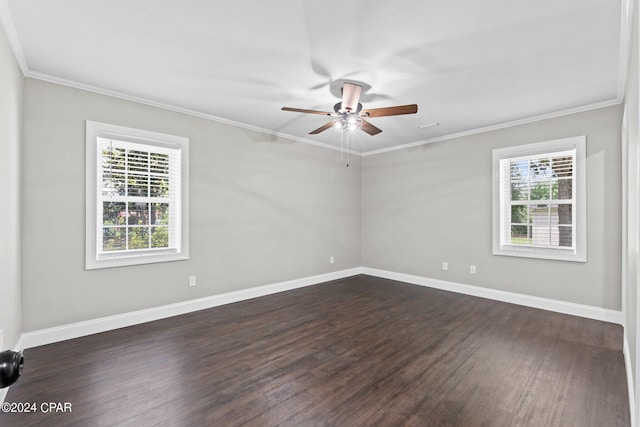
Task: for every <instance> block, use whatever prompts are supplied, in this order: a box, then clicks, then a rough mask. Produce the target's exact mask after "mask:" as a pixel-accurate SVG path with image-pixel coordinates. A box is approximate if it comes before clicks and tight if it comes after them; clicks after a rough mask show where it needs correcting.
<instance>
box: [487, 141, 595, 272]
mask: <svg viewBox="0 0 640 427" xmlns="http://www.w3.org/2000/svg"><path fill="white" fill-rule="evenodd" d="M573 149H575V150H576V158H575V165H574V172H573V176H574V183H575V205H574V206H575V209H574V211H575V222H574V230H575V248H574V249H562V248H544V247H529V246H519V245H511V244H505V243H503V242H502V241H501V231H502V227H501V225H502V224H501V215H502V213H501V201H500V160H501V159H506V158H513V157H519V156H530V155H536V154H544V153H551V152H557V151H563V150H573ZM586 161H587V158H586V137H585V136H584V135H582V136H575V137H571V138H564V139H557V140H553V141H545V142H538V143H534V144H525V145H519V146H515V147H507V148H500V149H496V150H493V254H494V255H504V256H515V257H527V258H542V259H551V260H560V261H574V262H587V202H586V192H587V191H586V189H587V174H586Z"/></svg>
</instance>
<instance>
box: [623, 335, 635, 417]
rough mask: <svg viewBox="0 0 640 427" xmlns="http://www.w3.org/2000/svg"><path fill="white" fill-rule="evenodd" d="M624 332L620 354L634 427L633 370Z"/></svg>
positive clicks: (630, 415)
mask: <svg viewBox="0 0 640 427" xmlns="http://www.w3.org/2000/svg"><path fill="white" fill-rule="evenodd" d="M626 332H627V331H626V330H625V334H624V339H623V344H622V354H624V367H625V371H626V372H627V389H628V390H627V391H628V393H629V417H630V418H629V419H630V421H631V427H635V426H636V425H637V421H636V416H635V415H636V397H635V391H634V390H635V386H634V383H635V381H634V378H633V371H632V370H631V353H630V352H629V341H628V340H627V334H626Z"/></svg>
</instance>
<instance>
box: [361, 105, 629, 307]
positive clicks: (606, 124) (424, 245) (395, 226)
mask: <svg viewBox="0 0 640 427" xmlns="http://www.w3.org/2000/svg"><path fill="white" fill-rule="evenodd" d="M621 119H622V108H621V106H615V107H609V108H604V109H598V110H592V111H588V112H584V113H579V114H572V115H567V116H563V117H557V118H553V119H548V120H542V121H537V122H533V123H528V124H524V125H519V126H514V127H510V128H505V129H500V130H495V131H491V132H485V133H481V134H476V135H472V136H467V137H460V138H456V139H451V140H447V141H442V142H436V143H432V144H428V145H423V146H419V147H414V148H408V149H404V150H399V151H393V152H389V153H383V154H377V155H371V156H367V157H364V158H363V159H362V214H363V215H362V239H363V240H362V264H363V266H365V267H371V268H377V269H383V270H389V271H393V272H400V273H406V274H412V275H417V276H421V277H427V278H434V279H441V280H447V281H452V282H458V283H463V284H469V285H475V286H481V287H486V288H492V289H498V290H504V291H510V292H517V293H520V294H525V295H533V296H539V297H544V298H552V299H556V300H561V301H568V302H573V303H579V304H587V305H590V306H596V307H602V308H607V309H613V310H620V308H621V303H620V299H621V293H620V283H621V279H620V264H621V258H620V256H621V255H620V253H621V241H620V234H621V226H620V216H621V207H620V206H621V195H620V185H621V176H620V175H621V174H620V156H621V151H620V150H621V148H620V127H621ZM576 135H586V136H587V157H588V158H587V174H588V177H587V227H588V230H587V234H588V237H587V245H588V247H587V256H588V262H587V263H576V262H562V261H548V260H536V259H527V258H515V257H505V256H494V255H492V254H491V251H492V247H491V236H492V234H491V224H492V150H493V149H494V148H500V147H508V146H514V145H519V144H527V143H533V142H540V141H546V140H552V139H558V138H565V137H570V136H576ZM442 261H447V262H448V263H449V271H442V269H441V263H442ZM470 264H474V265H476V266H477V274H476V275H471V274H469V265H470ZM516 275H517V276H518V277H519V278H518V279H514V277H515V276H516Z"/></svg>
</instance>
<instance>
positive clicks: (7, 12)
mask: <svg viewBox="0 0 640 427" xmlns="http://www.w3.org/2000/svg"><path fill="white" fill-rule="evenodd" d="M0 23H2V27H4V31H5V34H6V35H7V39H8V40H9V45H10V46H11V49H12V50H13V56H15V58H16V62H17V63H18V67H20V71H22V74H23V75H25V74H27V72H28V71H29V65H28V64H27V59H26V57H25V56H24V51H23V50H22V44H21V43H20V38H19V37H18V32H17V31H16V27H15V26H14V25H13V17H12V15H11V9H10V8H9V3H7V0H0Z"/></svg>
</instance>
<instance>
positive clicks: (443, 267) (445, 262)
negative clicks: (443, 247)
mask: <svg viewBox="0 0 640 427" xmlns="http://www.w3.org/2000/svg"><path fill="white" fill-rule="evenodd" d="M448 269H449V263H448V262H447V261H442V270H443V271H447V270H448Z"/></svg>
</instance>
